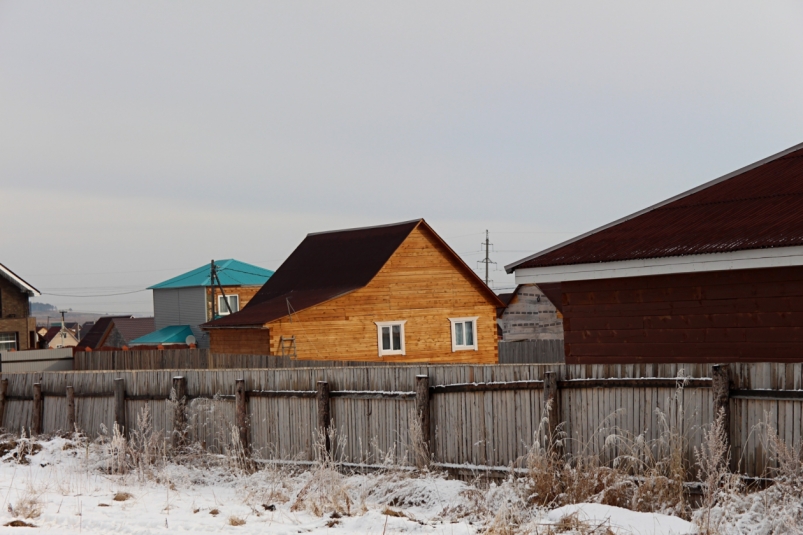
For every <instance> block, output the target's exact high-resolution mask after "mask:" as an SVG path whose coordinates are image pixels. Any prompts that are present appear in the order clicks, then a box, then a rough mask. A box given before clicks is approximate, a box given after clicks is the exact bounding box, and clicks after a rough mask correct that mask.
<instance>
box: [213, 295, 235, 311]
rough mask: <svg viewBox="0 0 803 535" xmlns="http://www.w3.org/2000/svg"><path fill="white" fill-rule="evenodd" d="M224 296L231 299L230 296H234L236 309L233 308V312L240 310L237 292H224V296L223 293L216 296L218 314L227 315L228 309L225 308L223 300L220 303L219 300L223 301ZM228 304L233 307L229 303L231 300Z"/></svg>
mask: <svg viewBox="0 0 803 535" xmlns="http://www.w3.org/2000/svg"><path fill="white" fill-rule="evenodd" d="M224 297H225V298H226V299H231V298H232V297H236V298H237V310H235V311H234V312H239V311H240V295H239V294H226V295H225V296H224V295H218V296H217V314H218V316H228V315H229V309H228V308H226V303H225V302H223V303H221V301H223V298H224ZM229 306H231V308H232V309H234V306H233V305H232V304H231V302H229Z"/></svg>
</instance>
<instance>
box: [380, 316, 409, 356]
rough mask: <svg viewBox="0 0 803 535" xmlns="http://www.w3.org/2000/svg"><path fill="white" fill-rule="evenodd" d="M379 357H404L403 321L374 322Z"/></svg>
mask: <svg viewBox="0 0 803 535" xmlns="http://www.w3.org/2000/svg"><path fill="white" fill-rule="evenodd" d="M374 323H376V339H377V340H376V341H377V345H378V347H379V356H380V357H381V356H384V355H404V354H405V349H404V324H405V323H407V320H404V321H375V322H374Z"/></svg>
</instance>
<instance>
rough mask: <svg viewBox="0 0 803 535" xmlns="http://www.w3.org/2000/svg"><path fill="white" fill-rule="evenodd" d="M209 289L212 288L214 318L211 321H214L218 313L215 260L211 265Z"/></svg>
mask: <svg viewBox="0 0 803 535" xmlns="http://www.w3.org/2000/svg"><path fill="white" fill-rule="evenodd" d="M209 287H210V288H209V290H210V291H211V293H212V317H211V318H210V319H211V320H214V319H215V316H216V314H215V312H216V310H215V261H214V260H212V261H211V262H210V263H209Z"/></svg>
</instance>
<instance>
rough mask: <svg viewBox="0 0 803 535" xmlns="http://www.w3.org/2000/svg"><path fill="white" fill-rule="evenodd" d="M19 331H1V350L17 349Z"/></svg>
mask: <svg viewBox="0 0 803 535" xmlns="http://www.w3.org/2000/svg"><path fill="white" fill-rule="evenodd" d="M17 349H19V347H17V333H0V351H16V350H17Z"/></svg>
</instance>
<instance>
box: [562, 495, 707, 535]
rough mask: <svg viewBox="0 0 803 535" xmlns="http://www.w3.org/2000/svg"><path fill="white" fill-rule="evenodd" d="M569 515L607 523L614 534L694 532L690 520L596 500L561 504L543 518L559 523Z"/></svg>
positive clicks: (587, 521)
mask: <svg viewBox="0 0 803 535" xmlns="http://www.w3.org/2000/svg"><path fill="white" fill-rule="evenodd" d="M572 515H574V516H575V517H576V518H577V520H579V521H582V522H583V523H584V524H586V525H587V526H602V527H607V528H609V529H610V530H611V531H613V532H614V533H615V534H617V535H619V534H620V533H621V534H625V533H627V534H633V535H687V534H692V533H696V527H695V526H694V524H692V523H691V522H687V521H685V520H683V519H681V518H678V517H676V516H669V515H662V514H658V513H639V512H637V511H630V510H629V509H622V508H621V507H613V506H611V505H602V504H599V503H578V504H574V505H564V506H563V507H559V508H558V509H554V510H552V511H550V512H549V513H548V514H547V516H546V519H547V520H548V521H549V522H551V523H559V522H560V521H561V520H563V519H565V518H566V517H569V516H572Z"/></svg>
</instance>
